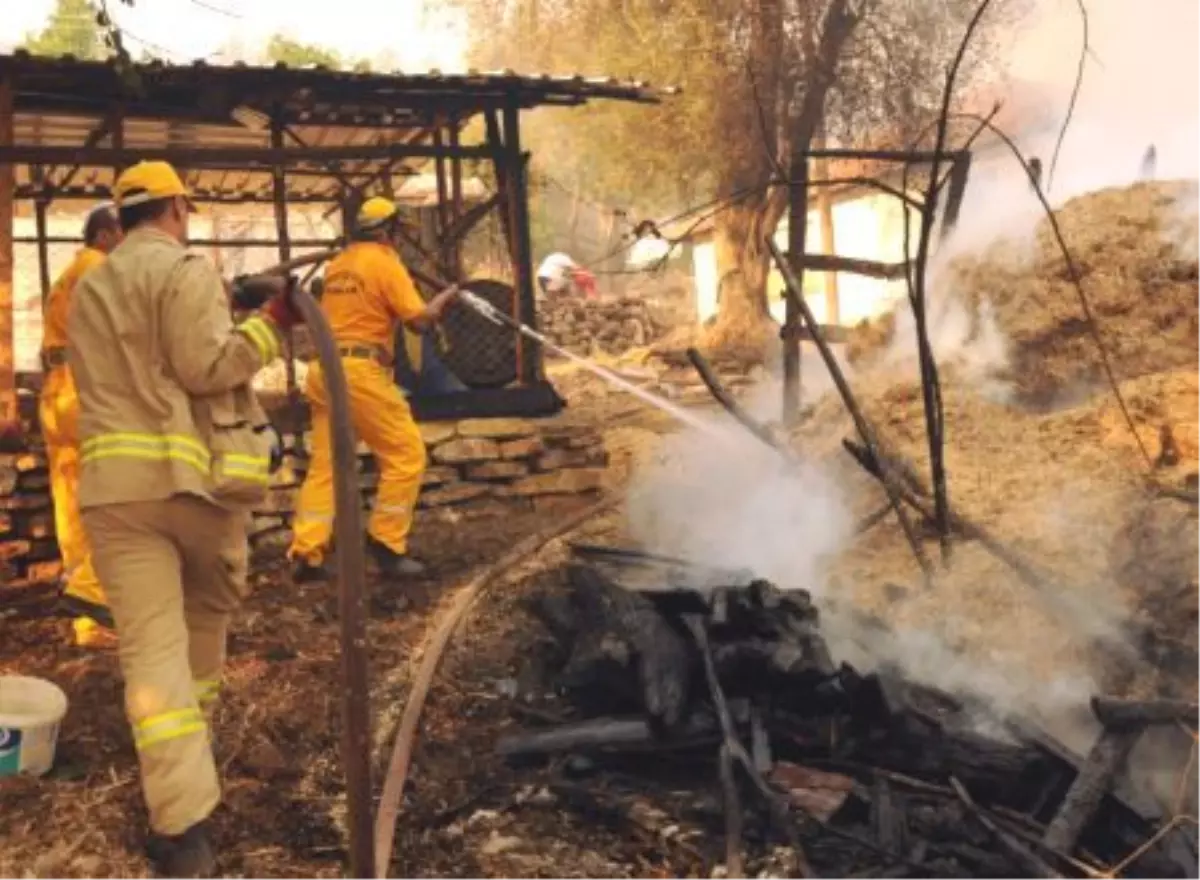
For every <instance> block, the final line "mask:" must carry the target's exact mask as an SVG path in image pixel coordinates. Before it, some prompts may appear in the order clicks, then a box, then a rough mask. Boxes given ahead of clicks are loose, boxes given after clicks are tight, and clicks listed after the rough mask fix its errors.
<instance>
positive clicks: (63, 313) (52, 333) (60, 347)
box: [42, 247, 106, 371]
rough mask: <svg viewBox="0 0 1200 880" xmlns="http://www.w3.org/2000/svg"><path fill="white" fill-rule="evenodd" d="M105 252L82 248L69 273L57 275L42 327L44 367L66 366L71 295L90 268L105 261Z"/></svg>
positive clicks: (67, 270) (72, 262) (48, 299)
mask: <svg viewBox="0 0 1200 880" xmlns="http://www.w3.org/2000/svg"><path fill="white" fill-rule="evenodd" d="M105 256H106V255H105V253H104V252H103V251H98V250H96V249H95V248H90V247H85V248H80V249H79V252H78V253H77V254H75V259H74V260H72V261H71V265H69V266H68V267H67V268H66V271H65V272H63V273H62V274H61V275H59V276H58V279H57V280H56V281H55V282H54V286H53V287H51V288H50V296H49V297H47V299H46V313H45V318H44V321H43V325H42V367H43V369H46V370H47V371H49V368H51V367H56V366H59V365H60V364H65V363H66V360H65V358H66V353H67V352H66V346H67V314H68V312H69V310H70V307H71V294H72V293H74V292H75V285H76V284H78V283H79V279H80V278H82V277H83V275H84V273H85V272H87V271H88V270H89V269H93V268H95V267H96V266H99V265H100V264H101V263H103V262H104V260H105Z"/></svg>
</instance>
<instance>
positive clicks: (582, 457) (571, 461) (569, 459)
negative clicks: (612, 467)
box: [537, 448, 607, 471]
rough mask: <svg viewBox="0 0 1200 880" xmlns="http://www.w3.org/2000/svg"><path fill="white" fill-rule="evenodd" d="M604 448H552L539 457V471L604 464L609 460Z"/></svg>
mask: <svg viewBox="0 0 1200 880" xmlns="http://www.w3.org/2000/svg"><path fill="white" fill-rule="evenodd" d="M606 458H607V456H606V455H605V452H604V449H602V448H593V449H551V450H550V451H549V452H546V453H543V454H542V455H540V456H539V457H538V460H537V470H538V471H556V470H560V469H562V468H582V467H594V466H603V465H604V464H606V463H607V462H606V461H605V459H606Z"/></svg>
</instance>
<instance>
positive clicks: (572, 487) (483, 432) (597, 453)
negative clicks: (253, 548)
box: [0, 391, 608, 588]
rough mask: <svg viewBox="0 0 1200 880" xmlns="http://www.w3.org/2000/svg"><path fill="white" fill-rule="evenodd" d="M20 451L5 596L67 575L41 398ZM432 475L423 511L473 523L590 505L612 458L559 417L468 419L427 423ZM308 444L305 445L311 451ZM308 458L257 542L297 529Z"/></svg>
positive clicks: (26, 420)
mask: <svg viewBox="0 0 1200 880" xmlns="http://www.w3.org/2000/svg"><path fill="white" fill-rule="evenodd" d="M20 404H21V414H22V424H23V427H24V428H25V437H26V438H31V439H29V440H27V442H26V445H25V447H24V448H21V449H18V450H14V451H9V452H4V453H0V588H2V587H9V586H22V585H29V584H35V583H50V582H53V581H55V580H56V579H57V578H58V577H59V575H60V574H61V572H62V563H61V562H60V560H59V557H58V544H57V542H56V540H55V534H54V509H53V504H52V502H51V498H50V476H49V471H48V468H47V461H46V453H45V448H44V446H43V444H42V441H41V435H40V431H39V429H38V426H37V419H36V396H35V395H34V394H32V393H30V392H29V391H23V392H22V393H21V396H20ZM420 427H421V434H422V436H423V437H424V438H425V443H426V446H427V448H428V451H429V468H428V470H427V471H426V474H425V479H424V481H423V484H422V490H421V497H420V500H419V502H418V507H419V508H421V509H424V510H434V509H436V510H445V511H450V510H454V511H458V512H462V513H464V514H467V513H469V514H471V515H473V516H475V515H477V516H481V517H482V516H486V515H489V514H503V513H505V512H511V511H514V510H536V511H553V510H555V509H559V508H561V507H570V506H576V505H578V504H580V503H581V502H586V501H588V500H591V499H593V498H594V497H595V496H596V495H597V494H598V493H599V491H600V489H601V486H602V484H603V481H604V475H605V468H606V466H607V464H608V453H607V451H606V450H605V448H604V442H603V439H602V437H601V436H600V435H599V434H597V433H596V432H595V431H592V430H590V429H587V428H581V427H577V426H574V425H572V424H571V423H570V422H569V421H566V420H564V419H562V418H556V419H539V420H537V421H526V420H523V419H468V420H464V421H461V422H437V423H431V424H423V425H421V426H420ZM308 445H309V444H308V438H307V437H306V438H305V442H304V443H303V444H302V448H303V449H307V448H308ZM359 460H360V470H359V472H360V480H361V486H362V492H363V506H364V508H365V509H366V508H369V507H370V506H371V504H372V503H373V500H374V496H375V488H376V485H377V483H378V481H379V474H378V471H377V469H376V466H375V461H374V459H373V457H372V456H371V455H370V453H369V451H368V450H367V448H366V447H365V446H361V445H360V448H359ZM306 463H307V456H306V455H304V454H289V455H288V456H287V457H286V459H285V463H284V466H283V467H282V468H281V469H280V470H279V471H278V472H277V473H276V474H275V476H274V481H273V486H272V489H271V490H270V494H269V496H268V498H267V500H266V502H265V503H264V504H263V505H262V506H261V507H260V508H259V509H257V510H256V511H255V515H254V520H253V524H252V528H251V539H252V540H256V539H257V538H259V537H263V536H266V535H269V534H275V535H278V534H279V533H281V532H284V531H286V530H288V529H290V527H291V521H292V512H293V510H294V506H295V496H296V493H297V491H298V490H299V486H300V481H301V480H302V479H303V477H304V473H305V468H306Z"/></svg>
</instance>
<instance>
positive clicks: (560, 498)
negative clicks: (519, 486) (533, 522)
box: [530, 492, 597, 516]
mask: <svg viewBox="0 0 1200 880" xmlns="http://www.w3.org/2000/svg"><path fill="white" fill-rule="evenodd" d="M596 494H597V493H595V492H580V493H578V494H575V495H535V496H533V497H532V498H531V499H530V501H532V502H533V510H534V512H535V513H537V514H539V515H542V516H545V515H555V514H557V515H561V516H569V515H571V514H572V513H578V512H579V511H581V510H583V508H585V507H587V506H588V505H589V504H591V503H592V501H593V500H594V498H595V496H596Z"/></svg>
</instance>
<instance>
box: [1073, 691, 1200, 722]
mask: <svg viewBox="0 0 1200 880" xmlns="http://www.w3.org/2000/svg"><path fill="white" fill-rule="evenodd" d="M1092 713H1093V714H1094V715H1095V716H1096V718H1097V719H1099V721H1100V723H1101V724H1103V725H1105V726H1106V727H1124V726H1132V725H1137V724H1175V723H1180V724H1190V725H1191V726H1192V727H1195V726H1196V717H1197V714H1198V713H1200V707H1198V706H1197V705H1196V704H1195V703H1188V702H1185V701H1183V700H1123V699H1120V698H1119V697H1092Z"/></svg>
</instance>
